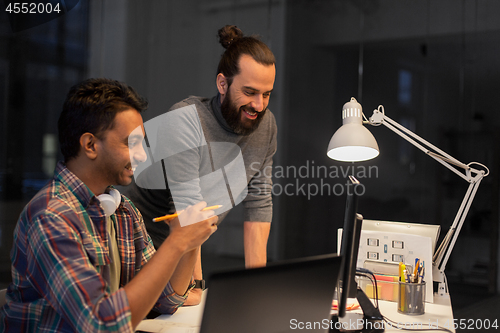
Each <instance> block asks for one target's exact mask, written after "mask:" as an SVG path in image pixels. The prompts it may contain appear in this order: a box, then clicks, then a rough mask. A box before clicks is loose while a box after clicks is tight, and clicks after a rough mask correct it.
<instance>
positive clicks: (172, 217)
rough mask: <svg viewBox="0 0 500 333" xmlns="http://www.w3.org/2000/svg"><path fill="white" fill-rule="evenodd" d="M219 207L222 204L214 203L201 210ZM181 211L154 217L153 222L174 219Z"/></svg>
mask: <svg viewBox="0 0 500 333" xmlns="http://www.w3.org/2000/svg"><path fill="white" fill-rule="evenodd" d="M221 207H222V205H215V206H210V207H205V208H203V209H202V210H216V209H219V208H221ZM182 212H183V210H181V211H180V212H177V213H174V214H169V215H165V216H160V217H155V218H154V219H153V222H161V221H170V220H171V219H175V218H176V217H177V216H179V215H180V214H181V213H182Z"/></svg>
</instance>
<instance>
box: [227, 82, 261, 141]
mask: <svg viewBox="0 0 500 333" xmlns="http://www.w3.org/2000/svg"><path fill="white" fill-rule="evenodd" d="M243 109H246V110H248V111H250V112H257V111H255V109H254V108H252V107H251V106H249V105H248V104H247V105H243V106H240V107H239V108H238V107H237V106H235V105H234V104H233V103H232V101H231V95H230V94H229V88H228V89H227V94H226V96H225V98H224V101H222V104H221V111H222V116H223V117H224V119H225V120H226V122H227V124H228V125H229V127H231V129H232V130H233V131H234V133H236V134H238V135H249V134H251V133H252V132H253V131H255V130H256V129H257V127H259V124H260V122H261V121H262V117H264V114H265V112H266V110H267V108H266V109H265V110H263V111H261V112H257V118H255V119H248V118H246V122H242V121H241V113H242V112H244V111H243Z"/></svg>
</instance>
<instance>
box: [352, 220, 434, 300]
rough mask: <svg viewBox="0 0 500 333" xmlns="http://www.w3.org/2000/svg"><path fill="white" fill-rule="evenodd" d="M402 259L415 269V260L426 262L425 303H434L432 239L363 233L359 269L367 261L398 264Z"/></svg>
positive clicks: (382, 233)
mask: <svg viewBox="0 0 500 333" xmlns="http://www.w3.org/2000/svg"><path fill="white" fill-rule="evenodd" d="M401 257H402V258H403V262H404V263H405V264H406V265H411V266H412V267H413V268H415V258H419V259H420V260H423V261H424V262H425V275H424V281H425V282H426V289H425V301H426V302H430V303H433V302H434V295H433V287H432V284H433V282H432V241H431V238H430V237H424V236H417V235H409V234H402V233H394V232H379V231H370V230H362V231H361V236H360V240H359V252H358V261H357V266H358V267H364V262H365V260H372V261H380V262H389V263H398V262H399V258H401Z"/></svg>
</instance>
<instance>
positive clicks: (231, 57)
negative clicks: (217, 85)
mask: <svg viewBox="0 0 500 333" xmlns="http://www.w3.org/2000/svg"><path fill="white" fill-rule="evenodd" d="M218 36H219V43H220V44H221V45H222V47H224V48H225V49H226V51H224V53H223V54H222V56H221V59H220V61H219V66H218V68H217V75H218V74H219V73H222V74H224V76H225V77H226V78H227V79H228V81H229V82H228V85H231V82H232V79H233V77H234V76H235V75H238V74H239V72H240V68H239V60H240V58H241V56H242V55H243V54H246V55H249V56H251V57H252V58H253V59H254V60H255V61H256V62H257V63H259V64H261V65H265V66H271V65H274V64H275V63H276V59H275V58H274V54H273V52H272V51H271V50H270V49H269V47H268V46H267V45H266V44H265V43H264V42H262V41H261V40H260V39H259V38H258V37H257V36H245V35H244V34H243V32H242V31H241V30H240V29H239V28H238V27H237V26H235V25H226V26H224V27H222V28H220V29H219V31H218Z"/></svg>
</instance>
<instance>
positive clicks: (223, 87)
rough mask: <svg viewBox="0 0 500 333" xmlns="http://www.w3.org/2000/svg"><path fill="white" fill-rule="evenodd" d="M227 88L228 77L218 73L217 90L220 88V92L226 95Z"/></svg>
mask: <svg viewBox="0 0 500 333" xmlns="http://www.w3.org/2000/svg"><path fill="white" fill-rule="evenodd" d="M227 89H228V82H227V78H226V77H225V76H224V74H222V73H219V74H217V90H219V94H221V95H222V96H224V95H225V94H227Z"/></svg>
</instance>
